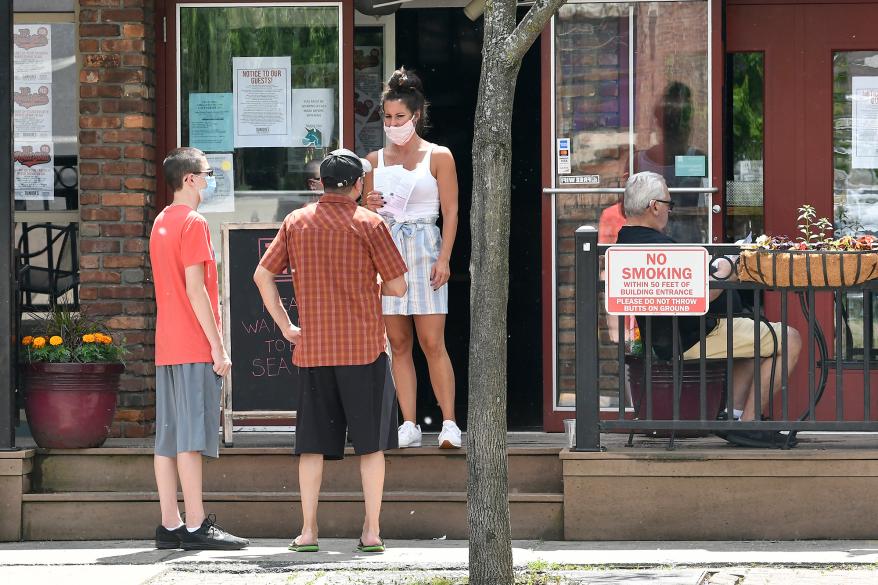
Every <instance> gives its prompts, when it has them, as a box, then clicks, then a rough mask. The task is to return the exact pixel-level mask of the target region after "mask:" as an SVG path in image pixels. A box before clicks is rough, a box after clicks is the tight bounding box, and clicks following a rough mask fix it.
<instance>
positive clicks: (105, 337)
mask: <svg viewBox="0 0 878 585" xmlns="http://www.w3.org/2000/svg"><path fill="white" fill-rule="evenodd" d="M98 341H100V342H101V343H104V344H106V345H110V344H111V343H113V338H112V337H110V336H109V335H104V334H103V333H101V334H100V338H99V339H98Z"/></svg>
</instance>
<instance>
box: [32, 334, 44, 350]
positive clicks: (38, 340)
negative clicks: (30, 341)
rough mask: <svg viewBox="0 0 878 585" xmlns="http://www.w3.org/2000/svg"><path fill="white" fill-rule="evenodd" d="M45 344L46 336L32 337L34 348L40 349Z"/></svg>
mask: <svg viewBox="0 0 878 585" xmlns="http://www.w3.org/2000/svg"><path fill="white" fill-rule="evenodd" d="M45 346H46V338H45V337H37V338H36V339H34V349H40V348H42V347H45Z"/></svg>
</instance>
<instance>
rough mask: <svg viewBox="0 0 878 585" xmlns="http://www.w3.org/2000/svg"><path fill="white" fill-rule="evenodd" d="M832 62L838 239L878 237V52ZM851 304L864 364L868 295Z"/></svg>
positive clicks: (849, 353)
mask: <svg viewBox="0 0 878 585" xmlns="http://www.w3.org/2000/svg"><path fill="white" fill-rule="evenodd" d="M832 61H833V104H832V113H833V125H832V127H833V163H834V169H835V173H834V182H833V192H834V202H835V232H836V236H842V235H847V234H857V235H860V234H872V235H878V51H839V52H836V53H834V54H833V59H832ZM845 304H846V311H847V319H846V331H844V332H842V334H843V335H844V347H845V353H846V355H845V359H862V356H863V334H864V331H863V294H862V293H851V294H848V295H847V298H846V300H845ZM876 311H878V304H876V303H875V302H873V306H872V314H873V315H876V314H878V313H876ZM872 322H873V324H874V322H875V319H873V320H872ZM873 326H874V325H873ZM871 335H872V340H873V341H872V347H873V354H874V347H875V341H874V340H875V339H876V336H875V331H874V330H873V331H872V333H871ZM876 355H878V354H876ZM876 355H873V356H872V359H875V358H876Z"/></svg>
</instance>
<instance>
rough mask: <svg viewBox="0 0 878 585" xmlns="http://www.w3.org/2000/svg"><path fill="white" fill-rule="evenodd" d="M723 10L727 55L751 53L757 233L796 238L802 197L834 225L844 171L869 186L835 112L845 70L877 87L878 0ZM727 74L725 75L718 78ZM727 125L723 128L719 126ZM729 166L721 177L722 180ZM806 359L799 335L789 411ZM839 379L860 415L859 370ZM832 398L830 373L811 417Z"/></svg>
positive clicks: (803, 383) (742, 4) (751, 2)
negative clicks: (757, 69) (759, 140)
mask: <svg viewBox="0 0 878 585" xmlns="http://www.w3.org/2000/svg"><path fill="white" fill-rule="evenodd" d="M726 16H727V27H728V28H727V37H726V39H727V44H726V60H727V63H729V62H730V61H731V60H732V59H733V58H734V57H735V56H736V55H740V54H746V53H750V54H758V55H761V57H759V59H761V66H762V68H763V74H764V80H763V81H764V84H763V99H764V101H763V104H762V105H763V115H764V119H763V126H762V132H763V140H764V142H763V158H762V160H761V161H759V162H760V163H761V167H762V170H761V171H760V174H761V177H760V179H761V183H762V189H763V217H762V221H763V222H764V230H765V233H768V234H786V235H789V236H791V237H795V236H797V235H798V228H797V215H798V213H797V209H798V208H799V207H800V206H801V205H803V204H805V203H808V204H810V205H812V206H814V207H815V208H816V210H817V214H818V217H827V218H830V219H831V220H833V219H834V220H835V221H836V227H837V228H838V227H840V226H839V224H840V220H842V219H843V216H842V215H841V211H842V210H843V209H847V207H846V205H847V203H848V202H850V201H852V200H853V199H855V198H859V197H860V195H861V194H862V193H861V192H862V189H860V188H859V187H855V186H854V182H856V181H854V182H852V181H851V177H853V176H854V175H856V176H857V177H860V176H861V175H862V176H863V177H864V178H865V179H862V180H861V179H859V178H857V181H863V180H864V181H865V184H866V187H867V190H869V189H874V188H878V180H876V179H878V171H876V170H875V169H874V168H871V169H870V168H868V162H867V163H866V165H867V168H852V166H851V156H852V155H851V153H850V152H849V150H850V148H852V146H851V145H850V144H847V143H846V141H845V139H844V137H845V136H853V138H852V140H856V139H861V138H863V137H862V136H858V135H857V134H856V133H857V132H858V130H857V128H855V127H849V126H848V125H846V124H849V123H850V118H845V117H844V116H845V114H844V109H845V107H849V104H850V99H851V96H850V89H849V86H850V83H851V81H850V78H851V76H853V75H859V76H861V77H862V78H863V79H868V78H869V77H870V75H869V72H870V71H872V72H873V73H872V74H871V75H873V76H875V77H873V78H874V79H875V80H876V83H875V84H874V85H875V86H878V27H876V26H875V23H876V22H878V2H875V1H861V0H860V1H856V0H836V1H833V2H826V1H824V2H816V1H814V2H808V1H800V2H798V3H790V2H784V1H771V0H761V1H757V0H729V2H728V3H727V14H726ZM854 61H856V62H857V63H860V62H862V63H864V64H865V65H864V66H863V67H860V69H858V70H857V71H859V73H856V74H855V73H853V72H852V71H853V70H850V71H849V70H848V69H847V67H848V63H849V62H850V63H853V62H854ZM858 67H859V65H858ZM870 67H871V69H870ZM729 79H730V78H729V76H727V81H728V80H729ZM846 104H848V105H847V106H846ZM732 115H735V114H734V113H733V114H732ZM845 120H847V122H846V121H845ZM731 130H732V129H731V128H730V127H727V128H726V131H727V132H731ZM852 132H853V133H854V134H851V133H852ZM728 160H729V158H728V157H727V161H728ZM738 163H740V161H738ZM729 164H733V165H734V164H736V163H734V162H731V163H729ZM739 166H740V165H739ZM750 166H752V165H749V164H748V165H747V167H748V168H749V167H750ZM876 166H878V165H876ZM741 168H743V167H741ZM739 170H740V169H739ZM730 172H731V171H728V172H727V178H732V177H731V174H730ZM742 175H743V171H742V170H741V171H740V173H739V174H738V175H736V176H735V177H733V179H740V178H741V176H742ZM727 184H729V183H727ZM876 192H878V191H876ZM729 207H730V206H728V205H727V213H728V214H729V215H727V217H726V225H727V226H729V225H730V223H731V222H732V220H733V218H732V215H733V212H732V211H730V210H729ZM731 209H734V206H731ZM851 209H853V208H851ZM857 210H859V211H857ZM854 211H856V212H857V213H861V215H862V217H863V218H865V219H867V221H868V223H869V225H863V226H862V227H863V228H864V230H865V231H867V232H873V233H874V232H875V231H876V230H878V225H874V224H873V223H872V222H871V219H870V218H869V216H868V214H867V213H862V210H860V207H859V206H858V207H857V209H854ZM755 223H758V222H755ZM727 231H728V230H727ZM861 231H862V230H861ZM730 235H731V234H727V236H730ZM757 235H758V234H757ZM772 305H774V307H772ZM776 305H777V303H776V299H775V298H769V299H768V306H769V307H772V308H771V309H770V311H769V315H770V316H774V317H777V316H778V315H779V312H778V311H777V310H776ZM790 306H791V313H790V315H791V321H792V325H793V326H794V327H796V328H797V329H799V331H800V332H802V333H803V334H804V333H805V332H806V329H807V328H806V323H805V321H804V320H803V319H802V318H801V316H800V315H799V311H798V305H797V303H791V304H790ZM792 307H795V310H793V309H792ZM772 312H773V313H774V314H773V315H772V314H771V313H772ZM817 315H818V318H819V319H820V320H821V322H822V323H823V324H824V330H825V331H826V332H827V333H828V340H829V341H830V342H831V341H832V339H833V335H832V333H833V327H832V322H833V304H832V298H831V296H830V295H822V298H819V299H818V311H817ZM831 351H832V350H831V349H830V352H831ZM808 358H809V356H808V345H807V342H806V345H805V347H804V349H803V351H802V355H801V358H800V365H799V367H798V368H797V371H796V372H795V375H794V377H793V378H791V382H790V392H791V407H792V410H791V414H792V413H794V412H797V411H798V410H800V409H801V407H802V406H803V405H804V404H807V398H808V378H807V370H808V368H807V365H808ZM843 385H844V388H845V393H844V413H845V417H846V418H848V419H856V418H860V417H862V416H863V411H864V405H863V399H862V395H863V393H862V373H861V372H851V373H849V374H846V375H845V381H844V384H843ZM835 406H836V403H835V384H834V375H833V376H830V383H829V385H828V386H827V392H826V395H825V396H824V399H823V400H822V402H821V404H820V408H818V411H817V412H818V417H819V418H835ZM776 418H778V417H776Z"/></svg>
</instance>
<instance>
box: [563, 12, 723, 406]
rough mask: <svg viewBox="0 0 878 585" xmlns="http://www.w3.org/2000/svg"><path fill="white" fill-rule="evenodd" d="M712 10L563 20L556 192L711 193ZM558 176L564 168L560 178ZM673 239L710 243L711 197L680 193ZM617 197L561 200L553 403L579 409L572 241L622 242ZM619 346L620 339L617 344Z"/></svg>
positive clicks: (608, 390) (612, 365)
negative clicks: (647, 187) (650, 175)
mask: <svg viewBox="0 0 878 585" xmlns="http://www.w3.org/2000/svg"><path fill="white" fill-rule="evenodd" d="M708 31H709V26H708V19H707V2H704V1H679V2H674V1H662V2H576V3H568V4H565V5H564V6H562V7H561V9H560V10H559V12H558V14H557V16H556V18H555V38H554V41H555V62H554V74H555V121H554V123H555V137H556V138H558V139H560V138H569V140H570V172H569V173H564V174H561V173H559V174H556V176H555V184H554V186H555V187H558V188H565V189H569V188H579V187H584V188H620V187H623V186H624V184H625V181H626V180H627V178H628V176H630V174H631V173H633V172H638V171H646V170H650V171H654V172H658V173H659V174H661V175H663V176H664V177H665V178H666V179H667V181H668V185H669V186H670V187H672V188H680V187H686V188H700V187H707V186H708V185H709V171H710V161H709V160H708V157H707V152H708V113H709V111H710V99H709V87H708V83H707V77H708V51H707V49H708ZM559 170H563V169H559V168H558V165H557V159H556V173H557V172H558V171H559ZM672 197H673V198H674V201H675V202H676V203H677V207H676V208H675V209H674V213H673V214H672V218H673V220H672V223H670V224H669V233H670V234H671V236H672V237H674V238H675V239H677V240H679V241H683V242H686V241H688V242H705V241H707V240H708V237H709V220H710V217H709V207H708V203H709V196H707V195H705V194H703V193H697V192H696V193H691V194H681V193H674V194H672ZM619 199H620V197H619V195H618V194H616V193H562V194H556V195H555V196H554V203H555V209H554V220H555V226H554V227H555V234H556V236H555V238H556V239H555V251H556V252H555V253H556V257H555V269H556V270H555V274H556V287H557V288H556V297H555V302H556V305H555V306H556V317H557V319H556V323H557V329H556V342H557V345H556V356H557V362H556V371H557V378H556V388H557V395H556V405H557V406H558V407H570V406H573V403H574V390H575V382H574V372H575V364H574V359H575V354H574V350H573V348H574V327H575V316H574V302H573V298H574V271H573V266H574V254H573V233H574V231H575V230H576V228H578V227H579V226H581V225H594V226H599V230H600V239H601V241H602V242H613V241H615V237H616V232H617V231H618V229H619V227H621V225H623V224H624V218H622V217H621V215H620V212H619V206H618V201H619ZM613 335H614V334H612V333H610V332H609V330H608V329H607V328H606V320H605V319H604V320H602V330H601V333H600V338H601V355H602V357H604V356H606V359H602V361H601V365H600V369H601V376H600V379H599V381H598V384H599V385H600V388H601V392H602V397H601V406H602V407H605V408H606V407H609V408H614V407H616V403H617V400H618V375H619V373H618V365H617V363H616V362H615V360H614V359H612V358H613V356H615V353H614V352H615V350H616V344H615V342H614V341H612V339H613ZM617 337H618V335H617Z"/></svg>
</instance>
